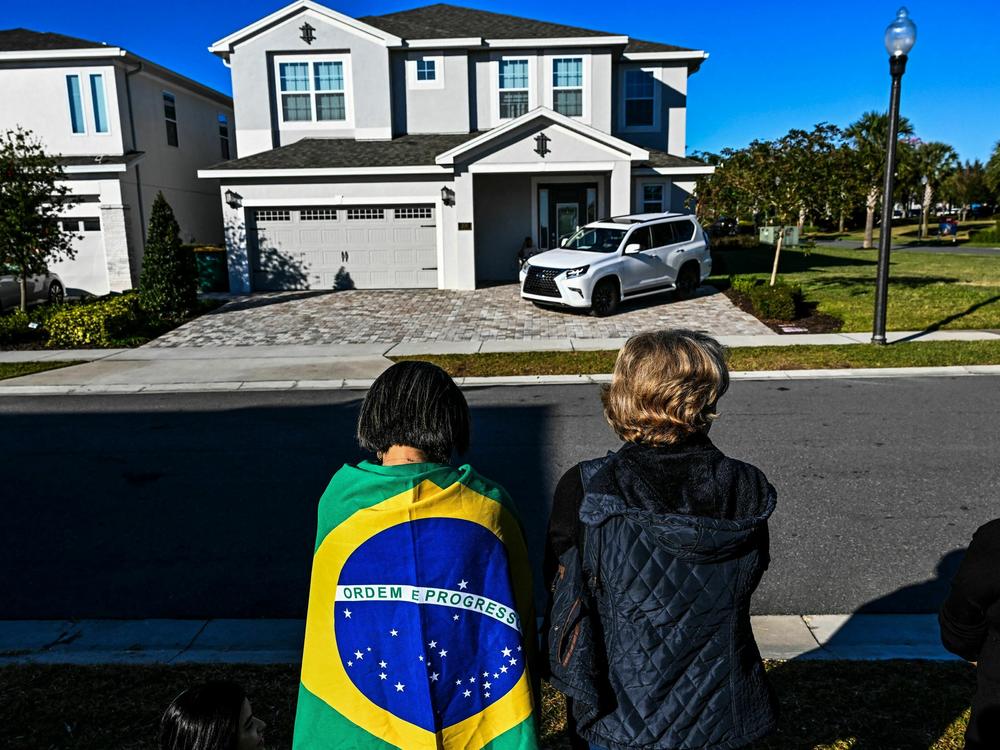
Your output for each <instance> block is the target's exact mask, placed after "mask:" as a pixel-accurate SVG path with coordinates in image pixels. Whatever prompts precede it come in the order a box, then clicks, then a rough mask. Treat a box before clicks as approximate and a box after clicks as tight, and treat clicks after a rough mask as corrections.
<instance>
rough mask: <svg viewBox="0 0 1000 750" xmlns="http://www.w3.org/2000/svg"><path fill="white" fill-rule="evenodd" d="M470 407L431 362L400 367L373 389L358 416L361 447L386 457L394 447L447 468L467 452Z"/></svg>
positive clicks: (386, 373)
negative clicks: (408, 448)
mask: <svg viewBox="0 0 1000 750" xmlns="http://www.w3.org/2000/svg"><path fill="white" fill-rule="evenodd" d="M469 431H470V427H469V405H468V404H467V403H466V401H465V396H463V395H462V391H461V390H460V389H459V387H458V386H457V385H455V381H454V380H452V379H451V378H450V377H449V376H448V373H446V372H445V371H444V370H442V369H441V368H440V367H438V366H437V365H432V364H431V363H430V362H417V361H413V362H397V363H396V364H394V365H393V366H392V367H390V368H389V369H388V370H386V371H385V372H383V373H382V374H381V375H380V376H379V377H378V379H377V380H376V381H375V382H374V383H373V384H372V387H371V389H370V390H369V391H368V395H367V396H366V397H365V401H364V403H363V404H362V405H361V414H360V415H359V416H358V443H359V444H360V445H361V447H362V448H364V449H365V450H369V451H371V452H372V453H375V454H379V455H381V454H383V453H385V452H386V451H387V450H389V448H390V447H392V446H393V445H408V446H411V447H413V448H416V449H418V450H420V451H423V452H424V453H425V454H426V455H427V458H428V460H429V461H432V462H434V463H447V462H448V461H449V460H450V459H451V456H452V454H453V453H457V454H462V453H465V451H467V450H468V448H469Z"/></svg>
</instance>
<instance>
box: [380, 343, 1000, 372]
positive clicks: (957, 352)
mask: <svg viewBox="0 0 1000 750" xmlns="http://www.w3.org/2000/svg"><path fill="white" fill-rule="evenodd" d="M617 356H618V352H617V351H608V350H604V351H593V352H578V351H577V352H514V353H496V354H493V353H490V354H427V355H424V356H408V357H392V359H393V361H395V362H401V361H403V360H423V361H425V362H433V363H434V364H436V365H438V366H440V367H442V368H443V369H444V370H445V371H446V372H447V373H448V374H449V375H451V376H452V377H455V378H458V377H491V376H505V375H599V374H603V373H609V372H611V371H612V369H614V365H615V357H617ZM996 364H1000V340H994V341H913V342H908V343H900V344H891V345H889V346H872V345H870V344H832V345H825V344H824V345H809V344H803V345H795V346H748V347H737V348H732V349H730V350H729V367H730V369H732V370H741V371H748V370H751V371H761V370H814V369H815V370H827V369H843V368H857V367H942V366H948V365H996Z"/></svg>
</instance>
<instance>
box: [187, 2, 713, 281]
mask: <svg viewBox="0 0 1000 750" xmlns="http://www.w3.org/2000/svg"><path fill="white" fill-rule="evenodd" d="M209 49H210V50H211V51H212V52H214V53H215V54H217V55H218V56H219V57H221V58H222V60H223V61H224V62H225V63H226V64H227V65H228V66H229V67H230V68H231V72H232V81H233V98H234V102H235V109H236V118H235V121H236V142H237V146H238V149H239V153H240V158H239V159H235V160H230V161H227V162H224V163H220V164H217V165H215V166H213V167H210V168H207V169H203V170H201V171H200V172H199V174H200V175H201V176H202V177H204V178H206V179H212V180H219V190H220V195H221V199H222V204H223V212H224V215H225V228H226V242H227V247H228V253H229V270H230V285H231V288H232V290H233V291H241V292H246V291H251V290H258V289H287V288H312V289H329V288H334V287H338V286H339V285H341V284H344V283H346V284H348V285H351V286H354V287H356V288H401V287H432V288H434V287H436V288H442V289H474V288H476V286H477V285H479V284H483V283H488V282H495V281H500V280H513V279H515V278H516V273H517V268H516V264H515V256H516V254H517V251H518V250H519V249H520V247H521V245H522V243H523V242H524V241H525V238H530V240H531V243H532V245H533V246H534V248H536V249H538V248H542V249H544V248H549V247H554V246H557V245H558V243H559V240H560V238H561V237H563V236H565V235H566V234H568V233H569V232H571V231H573V229H574V228H575V227H576V226H578V225H582V224H585V223H587V222H588V221H592V220H595V219H598V218H601V217H607V216H612V215H621V214H627V213H630V212H633V211H647V212H648V211H667V210H672V211H683V210H686V207H687V206H688V199H689V198H690V196H691V193H692V191H693V189H694V182H695V180H696V179H697V176H698V175H699V174H704V173H707V172H711V170H712V167H709V166H706V165H704V164H702V163H700V162H697V161H695V160H692V159H687V158H685V155H684V153H685V121H686V103H687V84H688V77H689V76H690V75H691V74H693V73H694V72H696V71H697V70H698V68H699V67H700V66H701V64H702V63H703V62H704V61H705V60H706V59H707V57H708V54H707V53H705V52H703V51H701V50H693V49H685V48H681V47H676V46H672V45H669V44H661V43H659V42H648V41H641V40H638V39H632V38H629V37H627V36H622V35H619V34H611V33H604V32H600V31H592V30H589V29H580V28H574V27H570V26H564V25H560V24H555V23H547V22H543V21H534V20H529V19H525V18H518V17H515V16H509V15H503V14H498V13H490V12H486V11H480V10H472V9H469V8H462V7H457V6H452V5H443V4H438V5H429V6H424V7H419V8H415V9H412V10H407V11H402V12H398V13H390V14H388V15H382V16H370V17H364V18H352V17H350V16H347V15H344V14H343V13H339V12H337V11H336V10H333V9H331V8H328V7H325V6H323V5H320V4H319V3H317V2H313V0H298V1H297V2H294V3H292V4H291V5H288V6H287V7H285V8H282V9H281V10H279V11H277V12H275V13H273V14H271V15H269V16H267V17H266V18H262V19H261V20H259V21H257V22H256V23H253V24H251V25H250V26H247V27H246V28H243V29H240V30H239V31H236V32H234V33H232V34H230V35H229V36H226V37H225V38H223V39H220V40H219V41H217V42H215V43H214V44H213V45H212V46H211V47H210V48H209Z"/></svg>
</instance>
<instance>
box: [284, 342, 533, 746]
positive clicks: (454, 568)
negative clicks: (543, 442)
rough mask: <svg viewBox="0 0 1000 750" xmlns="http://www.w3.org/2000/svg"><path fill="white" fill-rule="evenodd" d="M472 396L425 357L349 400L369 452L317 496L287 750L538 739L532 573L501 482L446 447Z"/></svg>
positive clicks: (463, 437) (459, 436)
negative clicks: (356, 402) (455, 460)
mask: <svg viewBox="0 0 1000 750" xmlns="http://www.w3.org/2000/svg"><path fill="white" fill-rule="evenodd" d="M469 432H470V428H469V409H468V405H467V404H466V401H465V397H464V396H463V395H462V392H461V391H460V390H459V388H458V386H456V385H455V383H454V381H452V380H451V378H450V377H448V375H447V374H446V373H445V372H444V371H443V370H441V369H440V368H438V367H436V366H434V365H431V364H429V363H426V362H401V363H398V364H396V365H393V366H392V367H391V368H389V369H388V370H387V371H386V372H385V373H383V374H382V376H381V377H379V378H378V379H377V380H376V381H375V383H374V384H373V385H372V387H371V389H370V391H369V392H368V395H367V396H366V398H365V401H364V403H363V405H362V407H361V413H360V416H359V419H358V440H359V442H360V444H361V446H362V448H364V449H366V450H369V451H371V452H372V453H374V454H375V455H376V457H377V461H376V462H371V461H362V462H361V463H359V464H358V465H357V466H352V465H345V466H344V467H343V468H341V469H340V470H339V471H338V472H337V473H336V474H335V475H334V476H333V479H332V480H331V481H330V484H329V486H328V487H327V489H326V492H325V493H324V494H323V496H322V498H321V499H320V502H319V518H318V529H317V534H316V548H315V553H314V557H313V568H312V580H311V583H310V591H309V611H308V616H307V618H306V633H305V645H304V649H303V654H302V677H301V683H300V685H299V699H298V706H297V710H296V717H295V737H294V742H293V747H294V748H295V750H314V749H319V748H351V749H355V748H356V749H357V750H362V749H364V750H368V749H373V750H374V749H375V748H404V749H405V750H438V749H445V750H451V749H453V748H454V750H459V749H461V750H476V749H478V748H489V750H535V748H537V747H538V741H537V735H536V726H535V705H536V698H535V695H534V689H533V679H532V674H531V672H530V667H531V664H532V660H533V658H534V651H535V621H534V613H533V611H532V599H531V591H532V589H531V572H530V568H529V563H528V555H527V551H526V549H525V543H524V535H523V533H522V530H521V526H520V524H519V522H518V520H517V518H516V516H515V512H514V507H513V504H512V502H511V499H510V497H509V496H508V495H507V493H506V492H505V491H504V489H503V488H502V487H501V486H500V485H498V484H496V483H494V482H491V481H490V480H488V479H486V478H485V477H482V476H480V475H479V474H478V473H476V471H475V470H474V469H472V468H471V467H470V466H468V465H464V466H460V467H458V468H455V467H453V466H452V465H450V463H449V460H450V459H451V457H452V455H453V454H455V453H458V454H461V453H463V452H464V451H465V450H466V449H467V448H468V444H469Z"/></svg>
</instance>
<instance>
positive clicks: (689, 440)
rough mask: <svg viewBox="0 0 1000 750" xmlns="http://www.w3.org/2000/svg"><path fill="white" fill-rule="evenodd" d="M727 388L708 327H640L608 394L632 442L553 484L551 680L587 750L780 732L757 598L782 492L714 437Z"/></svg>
mask: <svg viewBox="0 0 1000 750" xmlns="http://www.w3.org/2000/svg"><path fill="white" fill-rule="evenodd" d="M728 386H729V372H728V370H727V368H726V363H725V354H724V351H723V349H722V346H721V345H720V344H719V343H718V342H717V341H715V340H714V339H712V338H709V337H708V336H705V335H702V334H699V333H695V332H693V331H684V330H673V331H656V332H650V333H643V334H640V335H638V336H634V337H632V338H631V339H629V341H628V342H627V343H626V344H625V346H624V348H623V349H622V350H621V352H620V354H619V355H618V361H617V362H616V364H615V371H614V376H613V378H612V382H611V385H610V387H608V388H607V389H606V390H605V392H604V411H605V414H606V416H607V419H608V422H610V424H611V426H612V427H613V428H614V430H615V432H616V433H617V434H618V436H619V437H621V439H622V440H623V441H624V445H623V446H622V447H621V448H620V449H618V450H617V451H615V452H613V453H609V454H608V455H607V456H605V457H604V458H598V459H595V460H593V461H584V462H583V463H581V464H579V465H577V466H575V467H574V468H572V469H571V470H570V471H568V472H567V473H566V474H565V475H564V476H563V478H562V479H561V480H560V482H559V485H558V487H557V488H556V492H555V499H554V501H553V508H552V517H551V519H550V522H549V536H548V545H547V550H546V568H547V570H546V576H547V579H548V580H549V581H552V582H553V584H552V585H553V603H552V605H551V607H550V611H549V630H548V638H549V643H548V651H549V662H550V670H551V672H550V675H549V677H550V680H551V682H552V683H553V684H554V685H555V686H556V687H557V688H559V689H560V690H562V691H563V692H564V693H565V694H566V695H567V696H568V697H569V698H570V700H569V701H568V704H569V709H570V727H571V730H572V732H573V734H574V739H575V741H577V742H578V743H580V744H579V745H578V746H580V747H587V745H588V743H589V747H590V748H592V749H597V750H626V749H627V748H644V749H645V750H661V749H662V750H668V749H669V750H674V749H681V748H683V749H684V750H687V749H688V748H727V749H729V748H742V747H744V746H746V745H749V744H750V743H751V742H753V741H754V740H757V739H759V738H761V737H763V736H765V735H767V734H769V733H770V732H771V731H772V730H773V729H774V726H775V712H776V704H775V700H774V696H773V693H772V691H771V689H770V687H769V686H768V684H767V678H766V677H765V674H764V666H763V664H762V662H761V658H760V652H759V651H758V649H757V644H756V643H755V641H754V637H753V632H752V631H751V629H750V598H751V596H752V594H753V592H754V590H755V589H756V588H757V585H758V584H759V583H760V579H761V576H762V575H763V573H764V571H765V570H766V568H767V565H768V561H769V555H768V531H767V520H768V517H769V516H770V515H771V513H772V512H773V511H774V507H775V491H774V488H773V487H772V486H771V485H770V484H769V483H768V481H767V478H766V477H765V476H764V474H763V472H761V471H760V469H758V468H756V467H754V466H751V465H750V464H747V463H743V462H742V461H737V460H735V459H732V458H729V457H727V456H725V455H724V454H723V453H722V452H721V451H720V450H719V449H718V448H716V447H715V446H714V445H713V444H712V441H711V440H709V438H708V431H709V428H710V427H711V425H712V421H713V420H714V419H715V418H716V415H717V404H718V401H719V399H720V398H721V397H722V395H723V394H724V393H725V392H726V389H727V388H728Z"/></svg>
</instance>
